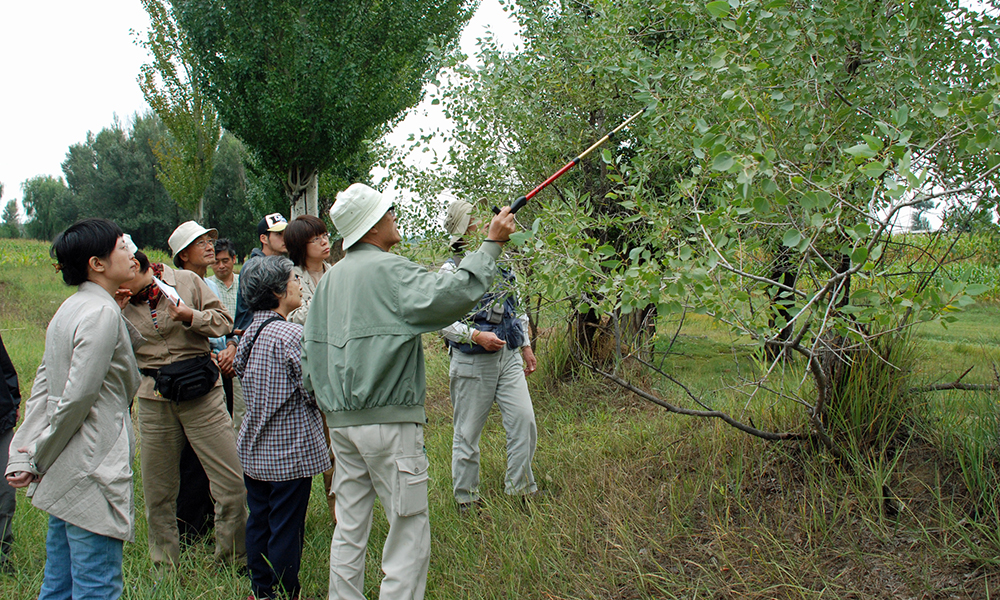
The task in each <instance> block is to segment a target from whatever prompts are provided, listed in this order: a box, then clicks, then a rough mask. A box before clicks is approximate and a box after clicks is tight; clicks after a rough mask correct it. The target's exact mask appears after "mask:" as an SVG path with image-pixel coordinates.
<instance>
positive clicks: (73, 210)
mask: <svg viewBox="0 0 1000 600" xmlns="http://www.w3.org/2000/svg"><path fill="white" fill-rule="evenodd" d="M21 192H22V194H23V195H22V196H21V204H22V205H23V206H24V212H25V215H26V216H27V222H26V223H25V226H24V229H25V234H26V235H27V236H28V237H31V238H35V239H39V240H52V239H54V238H55V237H56V234H57V233H59V232H60V231H62V230H63V229H65V228H67V227H69V226H70V225H72V224H73V222H74V221H76V220H77V219H78V218H79V214H80V212H79V207H77V205H76V204H75V203H74V202H73V196H72V194H71V193H70V191H69V190H68V189H67V188H66V184H65V183H63V180H62V177H52V176H51V175H39V176H37V177H32V178H31V179H29V180H27V181H25V182H24V183H23V184H21Z"/></svg>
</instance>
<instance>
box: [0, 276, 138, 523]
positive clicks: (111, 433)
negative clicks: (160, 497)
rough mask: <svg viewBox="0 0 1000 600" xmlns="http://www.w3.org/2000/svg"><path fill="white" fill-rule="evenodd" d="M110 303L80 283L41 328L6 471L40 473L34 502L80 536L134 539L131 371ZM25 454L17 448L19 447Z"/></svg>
mask: <svg viewBox="0 0 1000 600" xmlns="http://www.w3.org/2000/svg"><path fill="white" fill-rule="evenodd" d="M132 352H133V351H132V342H131V339H130V336H129V330H128V326H127V324H126V322H125V319H123V318H122V311H121V309H120V308H118V304H116V303H115V300H114V298H112V297H111V295H110V294H108V292H107V291H105V290H104V289H103V288H101V287H100V286H98V285H97V284H95V283H91V282H89V281H88V282H84V283H83V284H82V285H80V287H79V289H78V290H77V292H76V293H75V294H73V295H72V296H70V297H69V298H68V299H67V300H66V301H65V302H63V303H62V306H60V307H59V310H58V311H56V314H55V316H53V317H52V321H51V322H50V323H49V327H48V330H47V331H46V333H45V353H44V355H43V356H42V362H41V364H40V365H39V366H38V373H37V374H36V375H35V384H34V386H33V387H32V390H31V397H30V398H29V399H28V402H27V405H26V407H25V413H24V422H23V423H22V424H21V427H20V428H18V430H17V432H16V433H15V434H14V439H13V441H12V442H11V444H10V461H9V462H8V464H7V471H6V472H7V473H8V474H9V473H14V472H17V471H29V472H31V473H35V474H36V475H41V476H42V477H41V480H40V481H39V482H38V483H37V484H32V485H31V486H29V488H28V492H29V495H30V496H31V497H32V504H34V505H35V506H36V507H38V508H40V509H41V510H44V511H45V512H47V513H49V514H50V515H52V516H54V517H57V518H59V519H62V520H63V521H66V522H67V523H70V524H72V525H76V526H77V527H80V528H82V529H86V530H87V531H91V532H94V533H98V534H100V535H104V536H108V537H113V538H116V539H121V540H127V541H132V540H133V537H134V529H135V504H134V499H133V495H132V456H133V448H134V438H133V436H132V419H131V418H129V410H128V409H129V404H130V403H131V402H132V397H133V396H134V395H135V391H136V389H137V388H138V387H139V372H138V370H137V366H136V361H135V356H134V355H133V353H132ZM22 447H23V448H26V449H27V452H18V451H17V449H18V448H22Z"/></svg>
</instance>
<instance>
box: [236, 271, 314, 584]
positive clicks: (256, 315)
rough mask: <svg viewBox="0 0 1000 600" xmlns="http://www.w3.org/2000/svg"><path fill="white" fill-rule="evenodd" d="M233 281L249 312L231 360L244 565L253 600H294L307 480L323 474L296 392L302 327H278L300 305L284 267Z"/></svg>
mask: <svg viewBox="0 0 1000 600" xmlns="http://www.w3.org/2000/svg"><path fill="white" fill-rule="evenodd" d="M240 281H241V282H242V289H243V299H244V300H245V301H246V303H247V306H248V307H249V309H250V310H251V311H253V321H252V322H251V323H250V325H249V326H248V327H247V329H246V331H244V332H243V336H242V337H241V339H240V345H239V347H238V348H237V350H236V358H235V360H234V365H235V367H236V374H237V375H239V377H240V380H241V381H242V382H243V394H244V398H245V400H246V405H247V412H246V416H245V417H244V418H243V424H242V426H241V427H240V435H239V438H238V439H237V443H236V445H237V448H238V452H239V455H240V462H242V463H243V473H244V476H243V478H244V481H245V483H246V489H247V504H248V505H249V507H250V517H249V518H248V519H247V565H248V566H249V567H250V578H251V581H252V587H253V594H254V596H255V597H256V598H274V597H275V595H278V594H284V595H286V596H287V597H289V598H295V597H297V596H298V595H299V588H300V586H299V564H300V562H301V559H302V544H303V534H304V530H305V521H306V508H307V507H308V505H309V491H310V489H311V487H312V477H313V475H315V474H317V473H322V472H323V471H326V470H328V469H329V468H330V453H329V451H328V450H327V448H328V446H327V445H326V443H325V441H324V439H323V421H322V419H321V418H320V411H319V409H318V408H317V406H316V401H315V399H313V397H312V395H311V394H310V393H309V392H307V391H306V390H305V389H304V388H303V387H302V364H301V357H302V326H301V325H299V324H297V323H289V322H288V321H286V319H287V317H288V315H289V314H290V313H291V312H292V311H293V310H295V309H296V308H298V307H299V305H300V304H301V292H300V290H299V282H298V277H297V276H296V275H295V274H294V273H293V272H292V261H290V260H288V259H287V258H284V257H280V256H266V257H263V258H261V259H259V260H256V261H253V262H249V263H247V265H246V266H245V267H244V268H243V271H242V272H241V273H240Z"/></svg>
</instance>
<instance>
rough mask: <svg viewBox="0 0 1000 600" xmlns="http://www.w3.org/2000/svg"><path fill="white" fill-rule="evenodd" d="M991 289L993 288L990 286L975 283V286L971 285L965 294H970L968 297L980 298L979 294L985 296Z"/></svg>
mask: <svg viewBox="0 0 1000 600" xmlns="http://www.w3.org/2000/svg"><path fill="white" fill-rule="evenodd" d="M991 289H992V288H991V287H990V286H988V285H985V284H982V283H973V284H971V285H969V286H968V287H966V288H965V293H966V294H968V295H970V296H978V295H979V294H983V293H985V292H988V291H990V290H991Z"/></svg>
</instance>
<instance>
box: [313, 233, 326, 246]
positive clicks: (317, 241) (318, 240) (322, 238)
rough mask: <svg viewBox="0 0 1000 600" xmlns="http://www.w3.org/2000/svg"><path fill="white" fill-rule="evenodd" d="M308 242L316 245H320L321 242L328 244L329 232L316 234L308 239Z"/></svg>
mask: <svg viewBox="0 0 1000 600" xmlns="http://www.w3.org/2000/svg"><path fill="white" fill-rule="evenodd" d="M309 243H310V244H316V245H317V246H321V245H323V244H329V243H330V234H329V233H324V234H323V235H317V236H316V237H314V238H313V239H311V240H309Z"/></svg>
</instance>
